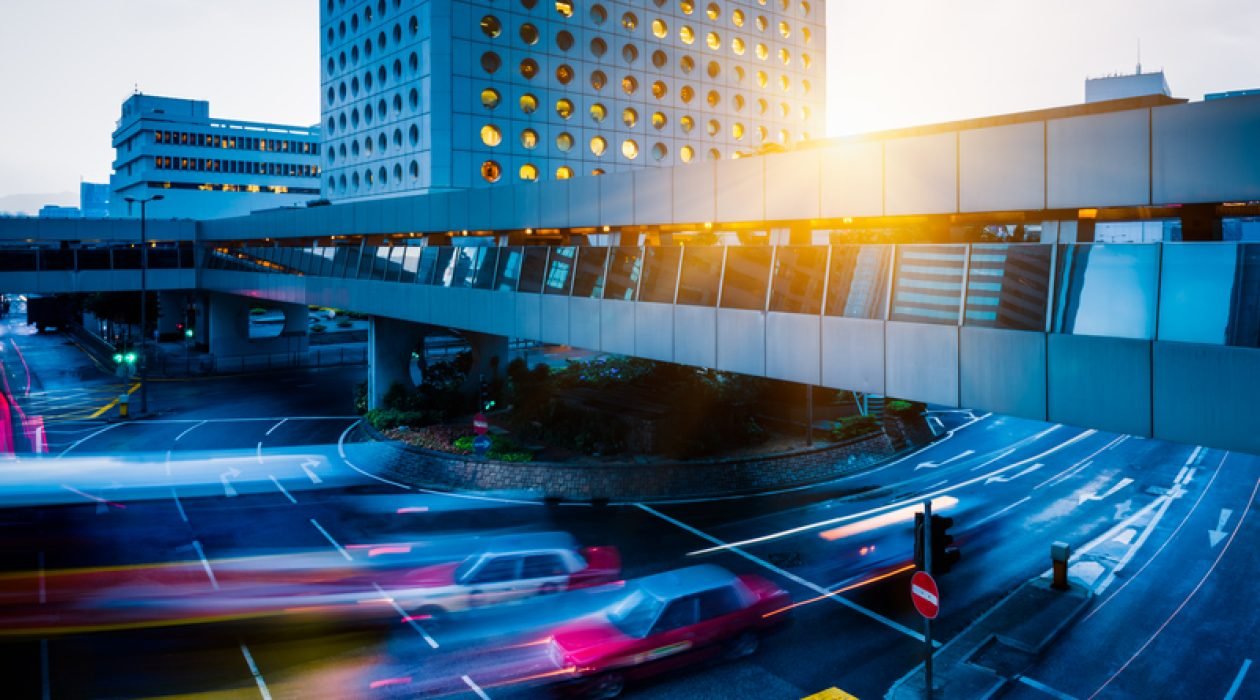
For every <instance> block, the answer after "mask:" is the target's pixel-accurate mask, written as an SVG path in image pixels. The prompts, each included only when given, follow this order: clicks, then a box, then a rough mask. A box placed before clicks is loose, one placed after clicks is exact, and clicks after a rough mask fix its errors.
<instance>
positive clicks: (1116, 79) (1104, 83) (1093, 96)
mask: <svg viewBox="0 0 1260 700" xmlns="http://www.w3.org/2000/svg"><path fill="white" fill-rule="evenodd" d="M1147 95H1163V96H1165V97H1170V96H1172V91H1171V90H1170V89H1169V88H1168V81H1167V80H1166V79H1165V78H1164V71H1162V70H1161V71H1155V72H1154V73H1143V72H1142V66H1141V65H1140V64H1139V65H1138V67H1137V73H1133V74H1130V75H1108V76H1104V77H1101V78H1087V79H1086V80H1085V102H1086V103H1090V102H1106V101H1109V100H1123V99H1125V98H1129V97H1145V96H1147Z"/></svg>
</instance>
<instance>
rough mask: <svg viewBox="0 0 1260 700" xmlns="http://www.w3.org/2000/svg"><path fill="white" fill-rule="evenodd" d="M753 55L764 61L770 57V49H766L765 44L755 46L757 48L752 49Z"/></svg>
mask: <svg viewBox="0 0 1260 700" xmlns="http://www.w3.org/2000/svg"><path fill="white" fill-rule="evenodd" d="M753 53H755V54H756V55H757V58H759V59H761V60H763V61H764V60H766V57H767V56H769V55H770V49H767V48H766V45H765V44H757V48H755V49H753Z"/></svg>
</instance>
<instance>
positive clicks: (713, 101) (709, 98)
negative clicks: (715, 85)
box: [704, 90, 722, 107]
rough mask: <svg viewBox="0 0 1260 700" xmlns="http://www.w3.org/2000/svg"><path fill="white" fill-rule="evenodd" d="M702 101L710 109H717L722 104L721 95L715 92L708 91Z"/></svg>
mask: <svg viewBox="0 0 1260 700" xmlns="http://www.w3.org/2000/svg"><path fill="white" fill-rule="evenodd" d="M704 99H705V101H706V102H708V103H709V106H710V107H717V106H718V104H719V103H721V102H722V95H721V94H719V93H718V91H717V90H710V91H709V94H708V95H706V96H705V98H704Z"/></svg>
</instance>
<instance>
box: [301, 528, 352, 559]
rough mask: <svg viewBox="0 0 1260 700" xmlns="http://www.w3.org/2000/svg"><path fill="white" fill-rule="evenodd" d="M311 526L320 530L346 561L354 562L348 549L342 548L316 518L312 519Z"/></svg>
mask: <svg viewBox="0 0 1260 700" xmlns="http://www.w3.org/2000/svg"><path fill="white" fill-rule="evenodd" d="M311 524H312V525H314V526H315V529H316V530H319V532H320V534H322V535H323V536H324V538H325V539H327V540H328V542H329V543H330V544H332V546H333V547H335V548H336V549H337V551H338V552H339V553H340V554H341V556H343V557H345V558H346V561H354V560H353V559H351V558H350V553H349V552H347V551H346V548H345V547H342V546H341V544H340V543H338V542H337V540H334V539H333V536H332V535H330V534H328V531H327V530H325V529H324V526H323V525H320V524H319V523H318V522H317V521H316V520H315V518H311Z"/></svg>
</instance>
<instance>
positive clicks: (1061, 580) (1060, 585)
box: [1050, 542, 1072, 591]
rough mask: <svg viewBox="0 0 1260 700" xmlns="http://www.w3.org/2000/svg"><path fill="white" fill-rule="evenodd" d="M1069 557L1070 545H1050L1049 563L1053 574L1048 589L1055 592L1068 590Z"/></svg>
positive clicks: (1070, 553) (1060, 543)
mask: <svg viewBox="0 0 1260 700" xmlns="http://www.w3.org/2000/svg"><path fill="white" fill-rule="evenodd" d="M1071 556H1072V545H1070V544H1068V543H1067V542H1055V543H1054V544H1052V545H1050V561H1051V565H1052V567H1053V569H1052V570H1053V573H1054V576H1053V578H1052V580H1051V582H1050V587H1051V588H1053V589H1055V590H1056V591H1066V590H1067V589H1068V580H1067V571H1068V558H1070V557H1071Z"/></svg>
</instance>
